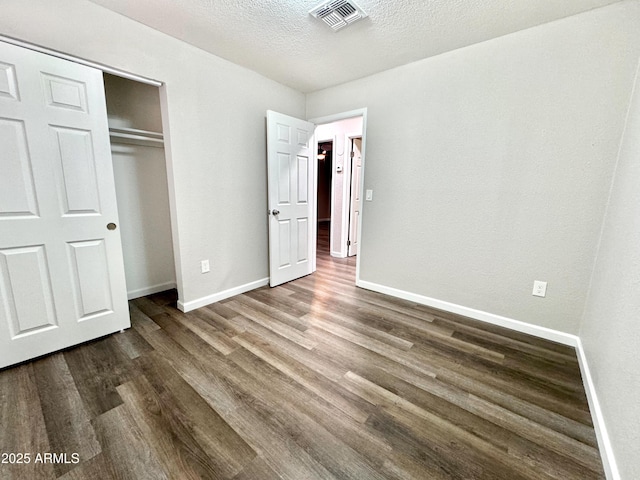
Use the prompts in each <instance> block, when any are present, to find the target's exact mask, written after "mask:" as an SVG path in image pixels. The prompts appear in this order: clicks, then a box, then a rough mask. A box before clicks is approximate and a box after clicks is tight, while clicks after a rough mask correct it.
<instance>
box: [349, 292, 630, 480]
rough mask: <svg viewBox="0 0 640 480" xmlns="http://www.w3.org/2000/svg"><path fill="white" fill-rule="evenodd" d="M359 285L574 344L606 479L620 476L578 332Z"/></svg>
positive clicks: (433, 299)
mask: <svg viewBox="0 0 640 480" xmlns="http://www.w3.org/2000/svg"><path fill="white" fill-rule="evenodd" d="M356 285H357V286H358V287H361V288H365V289H367V290H372V291H374V292H378V293H384V294H385V295H391V296H392V297H397V298H402V299H404V300H408V301H410V302H414V303H419V304H420V305H426V306H428V307H433V308H437V309H439V310H445V311H447V312H451V313H455V314H458V315H462V316H465V317H469V318H473V319H475V320H480V321H482V322H487V323H491V324H493V325H499V326H501V327H505V328H509V329H511V330H516V331H518V332H522V333H528V334H530V335H534V336H536V337H540V338H544V339H546V340H551V341H554V342H557V343H562V344H564V345H568V346H570V347H574V348H575V349H576V353H577V356H578V362H579V364H580V372H581V373H582V382H583V383H584V388H585V392H586V394H587V400H588V402H589V410H590V412H591V418H592V420H593V425H594V429H595V432H596V437H597V439H598V447H599V449H600V456H601V457H602V465H603V467H604V472H605V474H606V476H607V480H620V473H619V471H618V466H617V464H616V460H615V457H614V455H613V448H612V446H611V441H610V439H609V435H608V433H607V428H606V426H605V423H604V417H603V416H602V410H601V409H600V403H599V402H598V396H597V394H596V390H595V386H594V383H593V379H592V378H591V372H590V371H589V366H588V364H587V357H586V355H585V352H584V349H583V347H582V341H581V340H580V337H578V336H577V335H571V334H569V333H564V332H560V331H558V330H553V329H550V328H546V327H540V326H538V325H532V324H530V323H526V322H522V321H520V320H514V319H512V318H507V317H502V316H500V315H494V314H493V313H488V312H484V311H482V310H475V309H473V308H469V307H464V306H462V305H457V304H455V303H450V302H445V301H443V300H438V299H436V298H431V297H426V296H424V295H418V294H416V293H411V292H406V291H404V290H399V289H397V288H393V287H387V286H385V285H380V284H377V283H372V282H367V281H364V280H357V281H356Z"/></svg>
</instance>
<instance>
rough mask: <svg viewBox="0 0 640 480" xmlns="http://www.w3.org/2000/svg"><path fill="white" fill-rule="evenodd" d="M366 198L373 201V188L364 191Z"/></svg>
mask: <svg viewBox="0 0 640 480" xmlns="http://www.w3.org/2000/svg"><path fill="white" fill-rule="evenodd" d="M364 199H365V200H366V201H367V202H370V201H372V200H373V190H367V191H365V192H364Z"/></svg>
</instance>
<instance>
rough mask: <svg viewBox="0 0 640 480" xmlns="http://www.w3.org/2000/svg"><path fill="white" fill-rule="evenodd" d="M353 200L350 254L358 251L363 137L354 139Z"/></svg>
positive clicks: (350, 222)
mask: <svg viewBox="0 0 640 480" xmlns="http://www.w3.org/2000/svg"><path fill="white" fill-rule="evenodd" d="M351 148H352V152H353V158H352V159H351V201H350V205H349V251H348V256H350V257H351V256H353V255H356V254H357V252H358V222H359V221H360V208H361V206H362V139H361V138H354V139H353V140H352V147H351Z"/></svg>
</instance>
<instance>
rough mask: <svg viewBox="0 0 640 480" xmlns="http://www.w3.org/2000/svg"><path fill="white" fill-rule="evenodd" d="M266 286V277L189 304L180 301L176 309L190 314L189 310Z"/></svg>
mask: <svg viewBox="0 0 640 480" xmlns="http://www.w3.org/2000/svg"><path fill="white" fill-rule="evenodd" d="M268 284H269V278H268V277H267V278H262V279H260V280H256V281H255V282H250V283H245V284H244V285H239V286H237V287H233V288H230V289H228V290H224V291H222V292H218V293H214V294H213V295H207V296H206V297H202V298H198V299H196V300H191V301H190V302H186V303H183V302H181V301H178V309H180V310H181V311H183V312H185V313H186V312H190V311H191V310H195V309H196V308H200V307H204V306H205V305H210V304H212V303H215V302H219V301H220V300H224V299H225V298H229V297H233V296H234V295H240V294H241V293H245V292H248V291H250V290H254V289H256V288H260V287H264V286H265V285H268Z"/></svg>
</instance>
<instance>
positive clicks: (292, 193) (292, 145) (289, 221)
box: [267, 111, 315, 287]
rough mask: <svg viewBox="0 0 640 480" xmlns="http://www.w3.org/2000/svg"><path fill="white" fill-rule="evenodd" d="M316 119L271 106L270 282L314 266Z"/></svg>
mask: <svg viewBox="0 0 640 480" xmlns="http://www.w3.org/2000/svg"><path fill="white" fill-rule="evenodd" d="M314 129H315V125H314V124H312V123H309V122H306V121H304V120H300V119H297V118H293V117H289V116H287V115H283V114H281V113H277V112H272V111H268V112H267V170H268V189H269V275H270V278H269V284H270V285H271V286H272V287H275V286H276V285H280V284H282V283H285V282H290V281H291V280H295V279H296V278H300V277H302V276H304V275H308V274H310V273H312V272H313V270H314V262H313V261H312V260H313V258H314V257H315V238H314V235H313V232H314V231H315V229H314V228H313V225H314V222H315V214H314V212H315V208H314V205H313V195H312V194H313V188H314V181H315V169H314V164H313V162H314V159H315V155H314V153H313V148H312V145H313V141H312V139H313V132H314Z"/></svg>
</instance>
